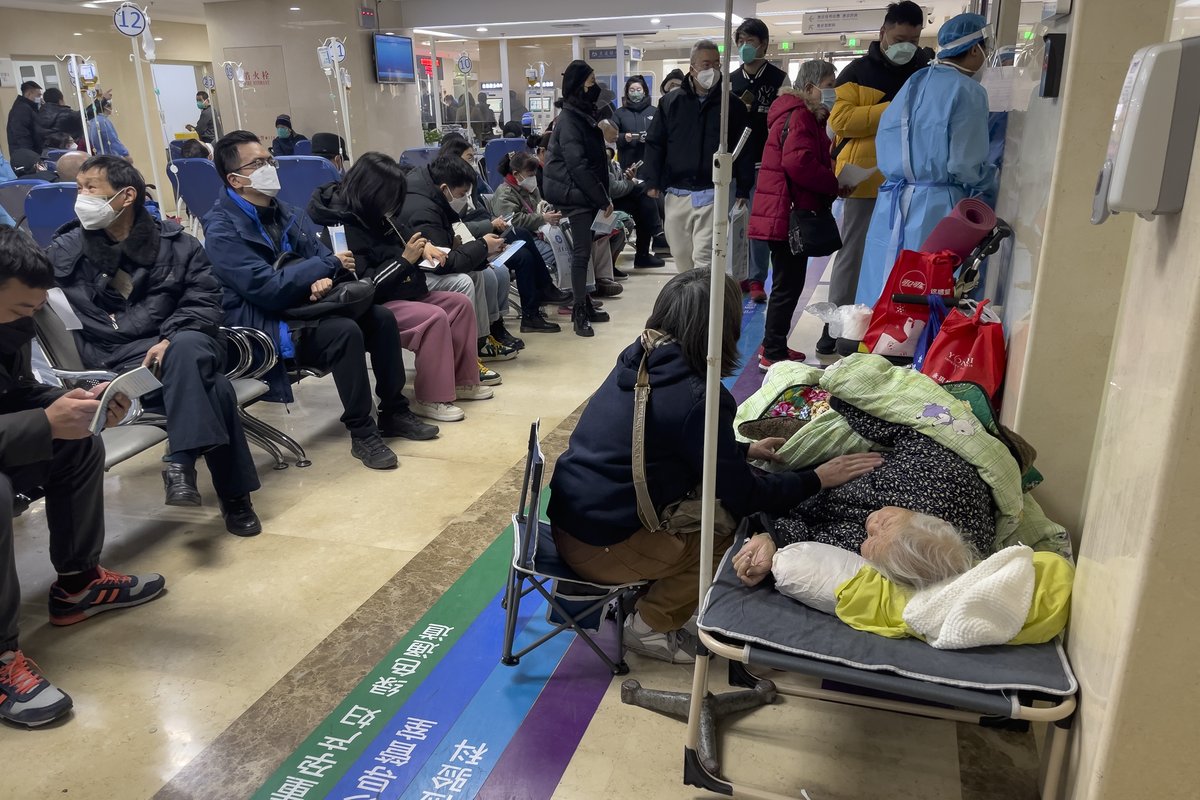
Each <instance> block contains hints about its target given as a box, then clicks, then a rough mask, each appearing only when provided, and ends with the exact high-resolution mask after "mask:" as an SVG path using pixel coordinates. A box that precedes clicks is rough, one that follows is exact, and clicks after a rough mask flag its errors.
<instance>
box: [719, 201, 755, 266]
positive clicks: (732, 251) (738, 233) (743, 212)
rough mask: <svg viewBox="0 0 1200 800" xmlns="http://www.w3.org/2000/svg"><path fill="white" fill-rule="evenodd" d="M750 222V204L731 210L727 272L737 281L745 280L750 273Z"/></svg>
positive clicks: (726, 257)
mask: <svg viewBox="0 0 1200 800" xmlns="http://www.w3.org/2000/svg"><path fill="white" fill-rule="evenodd" d="M749 222H750V207H749V205H744V206H735V207H734V209H733V210H732V211H730V212H729V245H728V247H727V248H726V255H725V272H726V274H728V275H729V276H730V277H732V278H733V279H734V280H735V281H744V280H746V278H747V276H749V274H750V239H749V237H748V236H747V235H746V227H747V225H748V224H749Z"/></svg>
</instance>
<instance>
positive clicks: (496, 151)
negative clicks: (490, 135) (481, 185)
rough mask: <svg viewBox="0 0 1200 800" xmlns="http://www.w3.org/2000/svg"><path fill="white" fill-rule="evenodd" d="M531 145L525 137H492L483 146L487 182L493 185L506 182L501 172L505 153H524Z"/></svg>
mask: <svg viewBox="0 0 1200 800" xmlns="http://www.w3.org/2000/svg"><path fill="white" fill-rule="evenodd" d="M528 149H529V147H528V146H527V145H526V144H525V140H524V139H516V138H512V139H492V140H491V141H490V142H488V143H487V144H486V145H484V147H483V166H484V168H485V169H486V173H485V174H486V176H487V182H488V183H490V184H491V185H492V186H493V187H496V186H499V185H500V184H502V183H504V176H503V175H501V174H500V161H501V160H502V159H503V158H504V154H505V153H524V152H525V151H527V150H528Z"/></svg>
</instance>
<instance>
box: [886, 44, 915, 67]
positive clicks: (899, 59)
mask: <svg viewBox="0 0 1200 800" xmlns="http://www.w3.org/2000/svg"><path fill="white" fill-rule="evenodd" d="M883 54H884V55H885V56H887V59H888V61H890V62H892V63H893V64H895V65H896V66H898V67H902V66H904V65H905V64H907V63H908V62H910V61H912V59H913V56H915V55H916V54H917V46H916V45H915V44H913V43H912V42H896V43H895V44H894V45H892V46H891V47H889V48H888V49H887V50H885V51H884V53H883Z"/></svg>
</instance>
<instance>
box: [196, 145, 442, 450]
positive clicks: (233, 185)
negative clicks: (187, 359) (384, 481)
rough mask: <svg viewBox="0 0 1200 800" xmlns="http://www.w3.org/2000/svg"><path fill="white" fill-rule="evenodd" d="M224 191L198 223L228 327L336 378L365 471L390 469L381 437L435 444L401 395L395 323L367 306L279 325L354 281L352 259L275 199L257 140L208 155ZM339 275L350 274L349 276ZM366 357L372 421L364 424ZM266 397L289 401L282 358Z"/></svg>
mask: <svg viewBox="0 0 1200 800" xmlns="http://www.w3.org/2000/svg"><path fill="white" fill-rule="evenodd" d="M213 162H214V163H215V165H216V168H217V173H218V174H219V175H220V176H221V180H223V181H224V182H225V191H224V192H223V193H222V194H221V195H220V196H219V197H218V198H217V202H216V203H215V204H214V205H213V207H212V210H211V211H209V212H208V214H207V215H206V216H205V218H204V235H205V242H204V246H205V249H207V250H208V255H209V258H211V259H212V262H213V273H214V274H215V275H216V276H217V280H219V281H220V282H221V284H222V285H223V287H224V301H223V305H224V308H225V318H226V320H227V321H228V323H229V324H230V325H237V326H246V327H250V328H257V329H258V330H261V331H263V332H264V333H266V334H267V335H268V336H270V337H271V338H272V339H274V340H275V342H276V343H277V347H278V349H279V352H280V354H281V355H282V356H283V358H284V359H294V361H295V362H296V363H298V364H300V365H303V366H309V367H315V368H317V369H320V370H324V371H330V372H332V373H333V382H334V385H335V386H336V387H337V391H338V395H339V396H340V397H341V400H342V408H343V409H344V413H343V414H342V423H343V424H344V425H345V426H346V428H347V429H348V430H349V431H350V437H351V447H350V453H351V455H353V456H354V457H355V458H357V459H359V460H360V461H362V462H363V464H364V465H366V466H368V467H370V468H371V469H394V468H395V467H396V466H397V463H398V462H397V460H396V454H395V453H393V452H392V450H391V448H389V447H388V446H387V445H386V444H385V443H384V441H383V438H384V437H397V436H400V437H404V438H406V439H415V440H424V439H432V438H434V437H435V436H437V434H438V429H437V428H436V427H435V426H433V425H428V424H426V423H424V422H422V421H421V420H420V419H418V418H417V417H416V416H415V415H414V414H413V413H412V411H411V410H410V409H409V407H408V399H407V398H406V397H404V395H403V394H401V390H402V389H403V388H404V362H403V361H402V360H401V356H400V334H399V332H398V330H397V328H396V318H395V317H393V316H392V313H391V312H390V311H388V310H387V309H386V308H383V307H381V306H377V305H371V306H370V307H369V308H368V309H367V310H366V311H365V312H363V313H362V315H361V316H359V317H358V318H357V319H350V318H348V317H343V316H334V315H326V316H322V317H319V318H317V319H315V320H311V321H307V322H303V323H298V322H291V323H287V322H284V321H283V318H284V317H285V316H286V312H287V310H288V309H290V308H296V307H298V306H303V305H305V304H306V303H310V302H316V301H317V300H320V299H321V298H322V297H324V296H325V295H326V294H328V293H329V291H330V290H331V289H332V288H333V281H334V278H342V277H349V278H353V277H354V276H353V272H354V256H353V255H351V254H350V253H349V252H345V253H338V254H336V255H335V254H334V253H332V252H331V251H330V250H329V248H328V247H326V246H325V245H324V244H323V243H322V242H321V240H320V239H319V238H318V233H319V229H318V228H317V226H316V225H315V224H314V223H313V221H312V220H311V219H309V217H308V215H307V214H306V213H305V212H304V211H303V210H301V209H298V208H292V207H291V206H289V205H287V204H286V203H281V202H279V201H278V200H276V199H275V195H277V194H278V193H279V173H278V172H277V171H276V169H275V159H274V158H272V157H271V154H270V153H268V152H267V148H265V147H263V145H262V142H260V141H259V139H258V137H257V136H256V135H255V134H253V133H250V132H249V131H234V132H233V133H230V134H228V135H227V136H225V137H223V138H221V139H220V140H218V141H217V144H216V148H215V151H214V153H213ZM345 273H350V274H349V275H346V274H345ZM367 353H370V354H371V367H372V369H373V370H374V372H375V393H376V395H378V397H379V422H378V424H377V423H376V421H375V419H373V418H372V416H371V405H372V403H371V380H370V378H369V377H368V376H367V364H366V354H367ZM265 379H266V380H267V381H268V383H269V384H270V385H271V391H270V392H269V393H268V394H267V395H266V397H267V398H268V399H271V400H276V401H280V402H291V400H292V389H291V385H290V383H289V381H288V377H287V372H286V371H285V369H284V366H283V363H282V360H281V362H280V363H279V364H277V365H276V366H275V368H274V369H273V370H272V371H271V372H269V373H267V375H266V376H265Z"/></svg>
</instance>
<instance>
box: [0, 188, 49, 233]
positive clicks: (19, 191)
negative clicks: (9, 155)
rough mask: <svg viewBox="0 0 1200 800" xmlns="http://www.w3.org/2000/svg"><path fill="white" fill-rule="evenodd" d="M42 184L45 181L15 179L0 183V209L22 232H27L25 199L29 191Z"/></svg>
mask: <svg viewBox="0 0 1200 800" xmlns="http://www.w3.org/2000/svg"><path fill="white" fill-rule="evenodd" d="M44 183H47V181H44V180H42V179H41V178H17V179H16V180H12V181H4V182H3V183H0V208H3V209H4V210H5V211H7V212H8V215H9V216H10V217H12V218H13V221H14V222H16V223H17V227H18V228H20V229H21V230H23V231H26V232H28V231H29V226H28V225H26V224H25V197H26V196H27V195H28V194H29V190H30V189H32V188H33V187H35V186H41V185H42V184H44Z"/></svg>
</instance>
